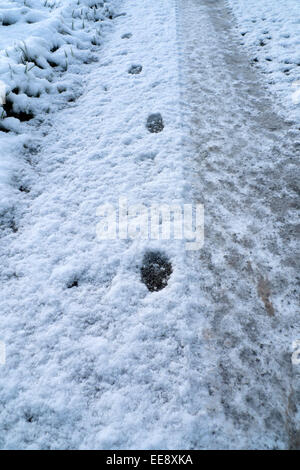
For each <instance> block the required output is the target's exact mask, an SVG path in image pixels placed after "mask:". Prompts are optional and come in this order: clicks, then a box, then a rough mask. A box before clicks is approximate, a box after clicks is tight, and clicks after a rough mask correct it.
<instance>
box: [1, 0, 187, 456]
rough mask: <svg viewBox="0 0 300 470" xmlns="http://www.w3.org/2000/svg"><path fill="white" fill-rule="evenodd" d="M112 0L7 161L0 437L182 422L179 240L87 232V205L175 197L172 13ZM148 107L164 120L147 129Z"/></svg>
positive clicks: (63, 443) (160, 440)
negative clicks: (72, 91) (158, 267)
mask: <svg viewBox="0 0 300 470" xmlns="http://www.w3.org/2000/svg"><path fill="white" fill-rule="evenodd" d="M113 6H114V8H115V9H116V11H117V12H119V13H123V12H126V16H118V17H117V18H116V19H115V20H114V21H113V23H112V26H111V28H112V31H111V32H109V33H108V34H107V37H108V39H107V40H105V39H104V41H103V45H102V47H101V48H100V50H99V52H98V57H99V62H98V63H92V64H89V65H86V66H85V69H82V75H81V81H82V95H81V96H79V97H78V99H77V100H76V101H75V102H70V103H69V105H68V106H67V107H64V108H63V109H62V110H61V111H60V112H57V113H55V114H49V115H48V116H47V117H46V118H45V122H44V123H43V125H42V126H39V127H38V128H35V127H32V128H31V132H30V137H31V143H30V146H29V147H28V148H27V150H26V157H27V159H28V160H30V161H31V164H27V165H26V167H25V168H24V169H23V173H22V174H20V173H19V177H20V178H21V177H22V179H21V180H20V182H19V184H21V182H22V184H26V186H27V187H28V188H29V189H30V192H29V193H24V192H20V193H19V195H18V205H16V207H17V209H16V211H17V213H15V214H14V225H15V226H16V228H15V230H16V229H17V230H18V231H17V232H16V231H15V232H14V231H12V230H11V229H9V228H7V229H6V231H5V240H6V241H5V243H4V244H3V245H2V248H1V250H3V251H2V256H1V265H2V270H1V279H2V282H4V284H5V289H3V290H2V289H1V294H0V297H1V299H0V301H1V311H2V312H3V315H1V319H0V323H1V326H0V331H1V340H2V341H5V343H6V345H7V347H6V354H7V363H6V365H5V366H3V367H1V370H0V374H1V387H0V388H1V392H0V393H1V397H0V400H1V403H3V402H4V403H5V409H3V411H2V419H1V424H0V426H1V429H0V445H1V448H5V449H10V448H26V449H30V448H38V449H41V448H43V449H45V448H81V449H85V448H94V449H96V448H100V449H102V448H127V447H128V448H142V447H146V448H155V447H156V448H159V447H166V448H171V447H174V448H177V447H182V446H184V443H185V441H184V440H183V439H182V435H183V434H186V433H188V428H189V426H190V425H191V421H192V417H191V416H190V414H189V413H188V412H184V411H182V404H184V403H185V401H186V400H187V398H186V394H187V393H188V390H189V374H190V372H189V369H188V368H187V367H186V361H187V354H188V353H187V351H186V349H185V348H186V346H185V345H187V343H188V341H189V336H190V332H189V328H188V327H187V325H186V319H185V313H186V311H188V310H190V309H191V308H193V300H192V299H190V297H189V293H188V291H189V289H190V288H191V286H192V283H190V284H189V287H188V286H187V280H186V278H185V273H184V271H183V268H182V267H183V265H184V261H183V258H184V250H183V247H182V244H183V242H182V241H178V242H172V241H170V240H166V241H155V240H154V241H148V240H121V241H119V240H112V241H109V240H104V241H99V240H98V239H97V236H96V228H97V224H98V223H99V222H100V218H99V217H97V211H98V208H99V207H100V206H102V205H104V204H114V205H118V202H119V197H120V196H125V197H126V198H127V199H128V204H129V205H132V204H137V203H144V204H146V205H147V206H149V205H150V204H151V203H164V202H166V203H169V202H170V201H172V203H176V202H178V203H182V201H183V194H184V192H185V182H184V178H183V164H184V162H183V161H182V154H181V150H180V149H181V141H182V134H181V115H180V107H179V83H178V62H177V54H176V29H175V27H174V26H175V9H174V4H173V1H172V0H167V1H164V2H161V1H159V2H156V3H155V4H153V3H152V2H151V3H149V2H118V1H117V2H113ZM145 22H146V25H145ZM145 26H146V27H145ZM127 33H131V34H132V37H131V38H130V39H126V38H124V39H122V37H124V34H127ZM133 64H135V65H139V64H140V65H142V66H143V70H142V72H141V73H140V74H139V75H131V74H129V73H128V70H129V68H130V67H131V65H133ZM155 113H161V115H162V117H163V121H164V125H165V128H164V131H163V132H161V133H157V134H152V133H150V132H149V131H148V129H147V128H146V124H147V119H148V117H149V115H151V114H155ZM37 148H38V150H37ZM23 181H25V183H23ZM21 215H22V217H21ZM19 237H20V238H19ZM151 249H153V250H157V249H158V250H160V251H162V252H163V253H165V254H166V255H167V256H168V258H169V259H170V260H171V262H172V268H173V273H172V276H171V278H170V281H169V285H168V286H167V287H166V288H165V289H164V290H163V291H161V292H153V293H151V292H149V291H148V289H147V288H146V286H145V285H144V284H142V283H141V281H140V277H141V274H140V266H141V265H142V260H143V257H144V254H145V253H146V252H148V250H151ZM74 281H77V282H78V287H73V288H68V286H69V287H70V286H71V285H72V284H73V283H74ZM16 289H17V291H18V292H19V293H21V292H22V294H21V296H19V295H17V296H15V295H14V292H16ZM178 299H180V301H179V302H178Z"/></svg>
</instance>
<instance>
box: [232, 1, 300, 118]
mask: <svg viewBox="0 0 300 470" xmlns="http://www.w3.org/2000/svg"><path fill="white" fill-rule="evenodd" d="M226 3H227V4H228V5H229V6H230V7H231V9H232V11H233V13H234V15H235V17H236V20H237V25H238V29H239V33H240V34H241V42H242V43H243V45H244V46H245V47H246V49H247V52H248V53H249V55H250V57H252V59H255V63H254V64H255V65H256V66H257V67H258V68H259V69H260V70H261V72H262V73H263V74H264V78H265V81H266V82H267V83H268V85H269V87H270V92H271V93H272V94H274V95H277V96H278V98H279V100H280V106H279V107H278V110H279V111H280V110H282V113H283V114H284V115H285V116H286V117H287V118H288V119H290V120H292V121H295V122H296V123H299V122H300V107H299V102H298V103H297V102H295V100H294V99H293V96H294V93H295V88H296V89H299V86H300V85H299V83H298V84H297V81H298V80H299V79H300V5H299V0H276V1H274V0H263V1H257V0H227V2H226ZM293 84H295V85H293Z"/></svg>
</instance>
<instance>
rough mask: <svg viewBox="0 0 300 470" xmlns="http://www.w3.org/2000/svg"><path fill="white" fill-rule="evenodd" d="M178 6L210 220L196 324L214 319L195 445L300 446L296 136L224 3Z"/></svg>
mask: <svg viewBox="0 0 300 470" xmlns="http://www.w3.org/2000/svg"><path fill="white" fill-rule="evenodd" d="M177 5H178V10H177V11H178V23H179V43H180V45H181V68H180V70H181V80H182V85H183V86H182V90H183V92H182V101H183V109H184V113H185V124H186V129H187V131H189V134H190V139H189V148H188V150H187V151H186V154H187V157H189V158H190V160H191V166H192V168H193V171H192V173H193V188H194V195H195V198H196V200H197V201H199V202H201V203H203V204H204V206H205V213H206V222H205V234H206V238H205V246H204V248H203V249H202V250H201V252H200V253H199V256H197V257H196V260H197V261H196V262H198V267H199V272H200V283H199V286H198V288H199V301H200V306H199V311H198V312H197V313H196V314H195V315H194V318H193V323H192V324H191V327H192V328H193V329H197V326H198V321H199V317H201V316H202V315H204V316H205V317H206V319H207V320H208V322H209V328H208V329H207V330H204V331H203V332H202V337H201V338H199V342H198V344H194V345H193V354H192V358H193V359H192V363H193V370H194V378H195V392H194V394H193V399H194V407H193V408H194V410H195V412H197V410H200V409H201V406H202V405H203V397H202V395H201V393H199V389H201V386H202V385H203V386H204V385H206V386H207V388H208V390H209V396H210V405H209V406H210V407H211V408H210V418H211V421H210V425H209V427H210V430H211V432H210V433H207V434H206V435H205V432H204V430H203V420H201V416H199V423H198V434H195V435H194V445H195V446H196V447H197V446H199V445H200V446H205V447H215V446H217V447H220V446H221V447H226V448H228V447H229V448H239V447H244V448H261V447H262V448H276V447H277V446H278V447H284V448H288V447H293V446H299V444H300V443H299V437H300V436H299V428H300V421H299V414H298V415H297V417H296V414H295V406H296V403H297V404H298V405H299V391H300V389H299V366H298V370H297V368H296V367H294V366H292V364H291V357H290V354H289V350H290V347H291V343H292V341H293V339H296V338H297V337H298V336H299V331H300V329H299V297H298V294H299V259H297V256H296V243H297V242H296V240H297V234H298V235H299V218H298V217H299V186H298V184H299V154H300V152H299V150H300V142H299V137H300V132H299V129H297V128H293V126H292V125H291V124H289V123H288V122H284V121H283V120H282V119H280V118H279V117H278V115H277V114H276V112H275V110H274V107H273V105H272V102H271V101H270V99H267V97H269V94H268V91H267V90H266V89H265V87H264V86H263V84H262V76H261V75H259V73H257V71H256V70H255V69H254V68H253V67H252V66H251V64H250V60H249V57H247V55H245V52H244V50H243V49H242V47H241V46H240V45H239V42H240V41H239V38H238V36H237V35H235V31H234V28H233V26H234V21H233V18H232V16H231V15H230V14H229V12H228V10H226V7H225V2H224V1H223V0H218V1H212V0H203V1H199V0H178V2H177ZM298 127H299V126H298ZM203 343H207V345H209V348H210V349H211V351H213V354H212V355H211V356H210V353H209V351H208V352H207V351H206V352H205V353H203V351H202V348H203ZM214 355H215V357H214ZM203 362H204V363H205V365H206V366H207V367H206V370H205V372H204V374H203ZM208 371H209V372H208ZM204 377H205V378H204ZM200 384H201V386H200ZM219 408H221V409H219ZM217 409H218V411H216V410H217ZM214 413H216V415H215V414H214ZM217 416H219V419H215V418H216V417H217Z"/></svg>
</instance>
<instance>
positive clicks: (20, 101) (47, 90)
mask: <svg viewBox="0 0 300 470" xmlns="http://www.w3.org/2000/svg"><path fill="white" fill-rule="evenodd" d="M110 3H111V2H109V0H7V1H5V2H1V5H0V80H1V82H0V83H1V89H0V92H1V93H2V99H1V97H0V152H1V153H0V211H1V212H3V210H7V209H8V208H9V207H11V206H12V202H13V199H14V189H13V187H11V186H10V185H11V183H12V178H13V176H14V174H15V171H14V170H16V169H18V171H20V170H21V168H22V166H23V164H24V163H23V160H22V158H21V157H20V155H21V154H22V146H23V145H24V143H26V142H27V141H28V137H26V133H27V135H28V133H30V127H28V125H26V124H25V122H27V121H30V122H34V123H36V122H37V121H39V120H41V119H42V118H43V116H44V115H45V114H47V113H51V112H52V111H53V110H55V109H57V107H59V106H61V105H62V104H64V103H66V102H67V101H71V100H73V99H74V98H76V97H77V96H78V94H80V78H78V74H80V72H81V69H82V63H89V62H91V61H93V60H97V58H96V56H95V54H94V52H95V50H97V48H98V46H99V45H100V44H101V34H102V30H103V28H105V25H106V24H107V22H110V20H111V19H113V18H114V12H113V10H112V8H111V6H110ZM66 71H68V74H67V76H66V74H65V72H66ZM34 118H35V119H34ZM32 119H34V121H31V120H32Z"/></svg>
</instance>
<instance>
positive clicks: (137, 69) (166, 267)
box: [8, 33, 173, 292]
mask: <svg viewBox="0 0 300 470" xmlns="http://www.w3.org/2000/svg"><path fill="white" fill-rule="evenodd" d="M131 38H132V33H126V34H123V36H122V39H127V40H129V39H131ZM142 70H143V67H142V65H140V64H133V65H131V67H130V68H129V69H128V73H129V74H130V75H139V74H141V72H142ZM8 106H9V104H8ZM8 111H10V112H11V113H12V112H13V111H12V108H11V109H9V110H8ZM8 114H9V113H8ZM18 117H20V116H18ZM32 117H33V116H30V117H29V116H26V117H25V119H21V120H23V121H24V120H28V119H27V118H32ZM146 129H147V130H148V131H149V132H150V133H151V134H158V133H160V132H162V131H163V129H164V121H163V117H162V115H161V114H160V113H152V114H150V115H149V116H148V119H147V121H146ZM18 189H19V191H20V192H21V193H25V194H26V193H29V192H30V189H29V188H28V187H27V185H25V184H20V185H19V188H18ZM10 228H11V230H12V231H13V232H14V233H16V232H17V231H18V230H17V227H16V226H15V223H13V224H10ZM172 272H173V269H172V264H171V262H170V261H169V259H168V257H167V256H166V255H165V254H163V253H160V252H159V251H148V252H146V253H145V255H144V258H143V261H142V266H141V268H140V273H141V281H142V282H143V283H144V284H145V285H146V286H147V288H148V290H149V291H150V292H155V291H160V290H162V289H164V288H165V287H166V286H167V284H168V280H169V278H170V276H171V274H172ZM79 285H80V280H79V279H77V278H76V279H73V280H72V281H71V282H69V283H68V284H67V285H66V287H67V288H68V289H72V288H75V287H78V286H79Z"/></svg>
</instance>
